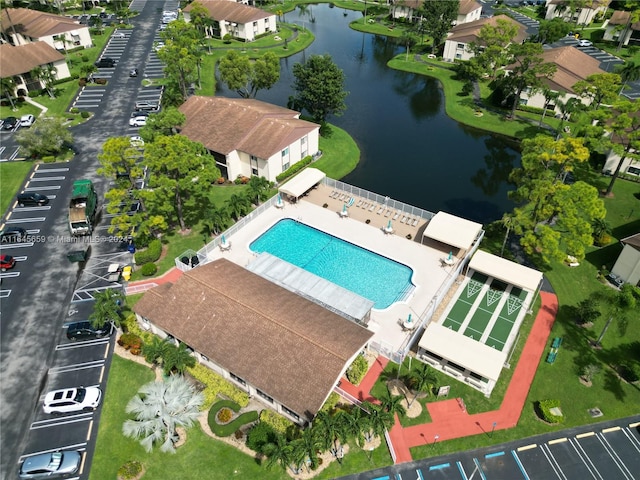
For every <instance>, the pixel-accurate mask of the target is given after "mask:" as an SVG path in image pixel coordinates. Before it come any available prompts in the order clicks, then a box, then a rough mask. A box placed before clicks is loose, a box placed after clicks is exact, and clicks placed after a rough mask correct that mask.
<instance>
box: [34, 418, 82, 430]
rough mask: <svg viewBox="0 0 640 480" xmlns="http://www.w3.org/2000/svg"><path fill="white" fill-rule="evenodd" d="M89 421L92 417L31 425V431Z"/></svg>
mask: <svg viewBox="0 0 640 480" xmlns="http://www.w3.org/2000/svg"><path fill="white" fill-rule="evenodd" d="M65 418H67V417H65ZM89 420H92V417H82V418H71V419H70V420H66V421H58V423H49V424H47V425H34V424H31V428H30V430H42V429H43V428H51V427H59V426H60V425H70V424H72V423H80V422H87V421H89ZM34 423H35V422H34Z"/></svg>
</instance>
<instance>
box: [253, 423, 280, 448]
mask: <svg viewBox="0 0 640 480" xmlns="http://www.w3.org/2000/svg"><path fill="white" fill-rule="evenodd" d="M275 437H276V432H275V431H274V429H273V428H272V427H271V425H269V424H268V423H264V422H258V423H257V424H256V425H254V426H253V427H252V428H251V430H249V433H248V434H247V447H249V448H250V449H251V450H254V451H256V452H262V449H263V447H264V446H265V445H266V444H267V443H272V442H273V441H274V440H275Z"/></svg>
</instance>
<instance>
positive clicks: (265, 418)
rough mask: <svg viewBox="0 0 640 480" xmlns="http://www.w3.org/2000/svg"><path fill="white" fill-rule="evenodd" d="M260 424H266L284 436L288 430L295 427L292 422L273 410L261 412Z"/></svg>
mask: <svg viewBox="0 0 640 480" xmlns="http://www.w3.org/2000/svg"><path fill="white" fill-rule="evenodd" d="M260 423H266V424H267V425H269V426H270V427H271V428H272V429H273V430H275V431H276V432H280V433H282V434H285V433H287V430H289V429H290V428H291V427H293V425H294V424H293V422H292V421H291V420H289V419H287V418H285V417H283V416H282V415H280V414H278V413H276V412H274V411H273V410H262V411H261V412H260Z"/></svg>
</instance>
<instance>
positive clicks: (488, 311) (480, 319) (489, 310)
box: [464, 280, 507, 340]
mask: <svg viewBox="0 0 640 480" xmlns="http://www.w3.org/2000/svg"><path fill="white" fill-rule="evenodd" d="M506 287H507V285H505V284H504V283H502V282H500V281H498V280H494V281H493V282H491V285H490V286H489V290H487V292H486V293H485V295H484V296H483V297H482V300H481V301H480V304H479V305H478V308H477V309H476V311H475V312H473V317H471V321H470V322H469V325H468V326H467V328H466V330H465V331H464V334H465V335H466V336H467V337H470V338H473V339H474V340H480V338H481V337H482V334H483V333H484V331H485V329H486V328H487V325H489V321H490V320H491V317H492V316H493V313H494V312H495V311H496V308H498V304H499V303H500V299H501V298H502V295H503V294H504V290H505V288H506Z"/></svg>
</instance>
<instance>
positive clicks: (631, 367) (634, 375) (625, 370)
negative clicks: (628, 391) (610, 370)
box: [618, 362, 640, 383]
mask: <svg viewBox="0 0 640 480" xmlns="http://www.w3.org/2000/svg"><path fill="white" fill-rule="evenodd" d="M638 370H639V369H638V367H637V366H636V365H635V364H634V363H632V362H624V363H622V364H620V365H619V366H618V374H619V375H620V376H621V377H622V379H623V380H625V381H627V382H629V383H633V382H637V381H638V380H640V373H639V372H638Z"/></svg>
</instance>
